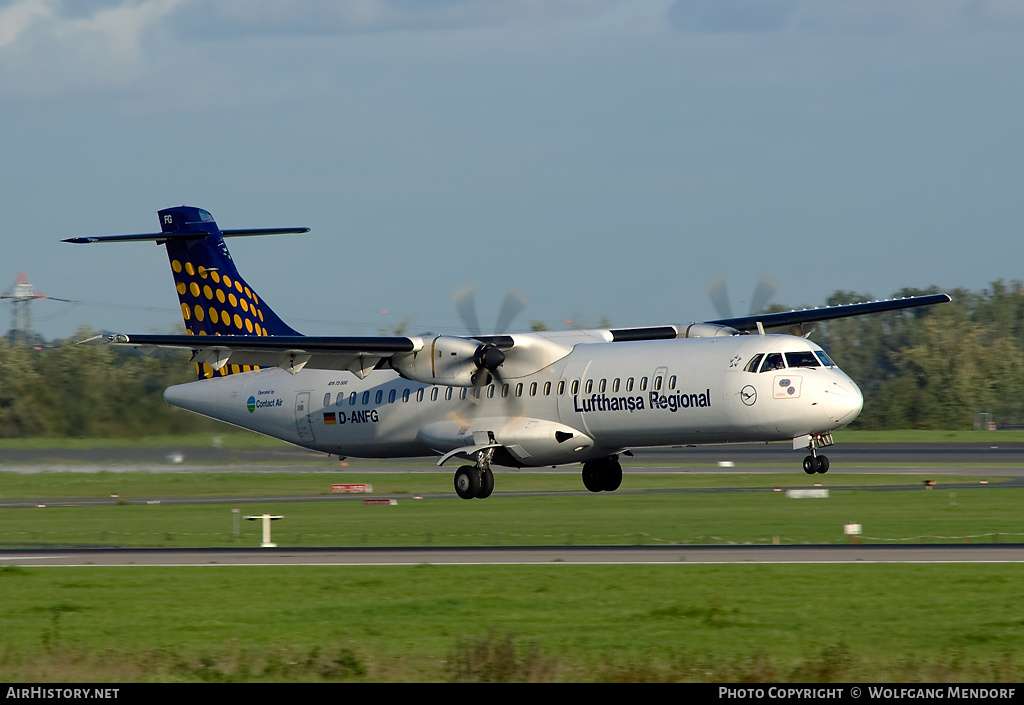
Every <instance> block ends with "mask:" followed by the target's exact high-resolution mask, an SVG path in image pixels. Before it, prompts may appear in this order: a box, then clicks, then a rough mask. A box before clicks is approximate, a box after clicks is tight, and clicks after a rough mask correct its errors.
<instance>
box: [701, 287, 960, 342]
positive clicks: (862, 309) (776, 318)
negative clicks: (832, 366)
mask: <svg viewBox="0 0 1024 705" xmlns="http://www.w3.org/2000/svg"><path fill="white" fill-rule="evenodd" d="M951 300H952V299H950V298H949V296H948V295H947V294H929V295H926V296H907V297H905V298H901V299H884V300H881V301H869V302H865V303H859V304H844V305H842V306H823V307H821V308H808V309H803V310H800V311H785V312H783V313H764V314H761V315H757V316H743V317H740V318H723V319H721V320H717V321H707V323H710V324H712V325H719V326H728V327H729V328H734V329H736V330H738V331H740V332H746V331H753V330H757V324H758V323H760V324H761V325H762V326H763V327H764V328H766V329H768V328H800V329H801V331H806V330H808V329H807V328H804V326H806V325H807V324H809V323H817V322H819V321H830V320H834V319H837V318H849V317H851V316H863V315H865V314H868V313H882V312H884V311H898V310H900V309H905V308H916V307H918V306H932V305H934V304H942V303H947V302H949V301H951ZM795 334H796V335H803V334H804V333H803V332H799V333H795Z"/></svg>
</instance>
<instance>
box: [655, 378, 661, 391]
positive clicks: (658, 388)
mask: <svg viewBox="0 0 1024 705" xmlns="http://www.w3.org/2000/svg"><path fill="white" fill-rule="evenodd" d="M654 391H656V392H660V391H661V375H658V376H657V377H655V378H654Z"/></svg>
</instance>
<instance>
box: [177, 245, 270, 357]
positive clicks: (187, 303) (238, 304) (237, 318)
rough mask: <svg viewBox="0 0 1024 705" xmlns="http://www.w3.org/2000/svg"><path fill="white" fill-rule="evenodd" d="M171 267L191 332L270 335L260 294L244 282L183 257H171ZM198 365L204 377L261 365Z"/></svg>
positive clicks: (184, 315)
mask: <svg viewBox="0 0 1024 705" xmlns="http://www.w3.org/2000/svg"><path fill="white" fill-rule="evenodd" d="M171 270H172V271H173V272H174V284H175V289H177V291H178V300H179V301H180V302H181V316H182V318H183V319H184V320H185V329H186V330H187V331H188V333H189V335H267V331H266V330H265V329H264V328H263V312H262V311H261V310H260V300H259V297H258V296H256V293H255V292H254V291H252V289H250V288H249V287H248V286H247V285H246V284H245V282H243V281H241V280H240V279H237V278H232V277H231V276H230V275H227V274H221V273H220V272H219V271H217V270H215V269H207V268H206V267H204V266H202V265H199V266H195V265H193V264H192V262H190V261H187V260H185V261H182V259H180V258H175V259H172V260H171ZM198 367H201V369H197V372H198V373H199V374H200V375H201V376H202V377H215V376H225V375H228V374H233V373H237V372H247V371H249V370H252V369H258V368H257V367H255V366H250V365H225V366H224V367H222V368H221V369H220V370H214V369H213V368H212V367H210V366H209V365H206V364H203V365H197V368H198Z"/></svg>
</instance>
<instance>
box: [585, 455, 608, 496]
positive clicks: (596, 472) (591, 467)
mask: <svg viewBox="0 0 1024 705" xmlns="http://www.w3.org/2000/svg"><path fill="white" fill-rule="evenodd" d="M602 463H603V461H601V460H592V461H591V462H589V463H583V486H584V487H586V488H587V489H588V490H590V491H591V492H600V491H601V490H603V489H604V486H603V485H602V484H601V479H602V474H603V473H602V472H601V470H602V468H601V464H602Z"/></svg>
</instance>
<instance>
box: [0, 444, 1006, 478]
mask: <svg viewBox="0 0 1024 705" xmlns="http://www.w3.org/2000/svg"><path fill="white" fill-rule="evenodd" d="M821 452H822V453H824V454H826V455H828V456H829V458H830V459H831V462H832V468H833V472H835V471H842V472H858V473H863V472H889V470H888V469H887V468H888V467H890V466H892V467H895V466H901V467H900V469H902V470H909V471H913V470H914V469H915V468H923V469H928V470H932V471H948V472H954V470H953V468H950V467H948V466H951V465H955V466H958V467H957V468H956V470H955V472H956V473H963V472H964V471H965V470H971V469H973V468H984V467H985V466H988V465H992V464H997V465H1001V466H1004V467H1001V468H1000V470H1001V472H1003V473H1004V474H1005V473H1009V474H1020V475H1024V443H1000V442H998V439H994V440H993V442H991V443H948V444H946V443H942V444H932V443H895V444H848V445H842V444H839V445H835V446H832V447H830V448H827V449H823V450H822V451H821ZM804 455H806V452H805V451H802V450H798V451H794V450H792V447H791V446H790V444H787V443H771V444H764V443H744V444H736V445H728V446H701V447H696V448H666V449H657V450H638V451H635V452H634V455H633V457H623V458H622V466H623V471H624V472H650V471H651V469H652V468H654V469H657V470H662V471H672V470H675V471H677V472H678V471H683V472H685V471H706V470H709V469H714V468H716V467H718V465H719V464H720V463H733V464H734V466H735V467H736V468H737V469H739V468H742V470H743V471H744V472H779V471H780V470H785V469H786V467H785V466H788V467H791V468H793V469H796V470H799V469H800V463H801V461H802V460H803V457H804ZM435 461H436V458H433V457H424V458H409V459H401V460H364V459H359V458H348V459H345V462H346V463H347V465H346V466H340V465H339V462H338V459H337V458H336V457H329V456H327V455H324V454H323V453H315V452H312V451H309V450H306V449H303V448H298V447H293V446H280V447H274V448H260V449H234V448H214V447H173V446H168V447H163V448H92V449H85V450H68V449H60V448H55V449H44V450H38V449H33V450H5V451H2V452H0V471H7V472H44V471H47V470H60V471H64V472H76V471H77V472H96V471H99V470H104V471H108V472H116V471H119V470H120V471H139V470H144V471H153V472H175V471H177V472H281V471H282V470H285V471H287V470H293V469H297V466H302V470H303V471H304V472H316V471H318V470H319V471H322V472H338V471H339V470H348V471H360V472H437V471H438V468H437V466H436V465H435ZM666 465H668V466H672V465H678V466H679V467H677V468H674V469H673V468H671V467H665V466H666ZM700 466H706V467H700ZM545 471H555V472H573V473H575V472H579V469H578V467H577V466H574V465H570V466H562V467H560V468H530V469H524V470H523V472H545ZM990 471H991V468H987V469H986V472H990Z"/></svg>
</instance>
